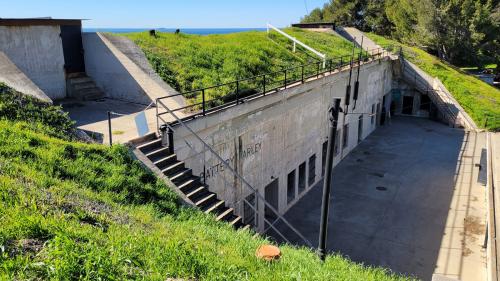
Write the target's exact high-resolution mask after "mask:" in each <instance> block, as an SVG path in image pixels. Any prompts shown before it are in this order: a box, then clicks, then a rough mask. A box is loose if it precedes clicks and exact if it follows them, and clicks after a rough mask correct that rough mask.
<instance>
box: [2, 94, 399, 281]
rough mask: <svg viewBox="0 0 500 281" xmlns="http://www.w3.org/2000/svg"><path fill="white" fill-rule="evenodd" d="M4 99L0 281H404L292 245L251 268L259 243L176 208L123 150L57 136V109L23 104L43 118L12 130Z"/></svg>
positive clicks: (155, 180) (21, 123) (63, 124)
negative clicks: (176, 280) (170, 280)
mask: <svg viewBox="0 0 500 281" xmlns="http://www.w3.org/2000/svg"><path fill="white" fill-rule="evenodd" d="M3 89H4V91H3V92H1V93H0V94H1V95H2V96H3V95H12V96H13V97H12V98H10V99H2V100H1V101H0V108H10V109H12V110H11V111H10V115H9V116H6V115H4V114H2V115H1V118H0V225H1V227H0V280H77V279H78V280H80V279H81V280H166V279H167V278H169V277H173V278H185V279H188V278H194V279H196V280H404V279H405V278H404V277H402V276H396V275H394V274H391V273H390V272H388V271H386V270H384V269H380V268H369V267H365V266H362V265H359V264H354V263H352V262H350V261H349V260H347V259H345V258H343V257H340V256H338V255H330V256H328V257H327V259H326V262H325V263H321V262H320V260H319V259H318V257H317V256H316V254H315V253H314V252H313V251H311V250H309V249H305V248H297V247H293V246H289V245H281V246H280V247H281V250H282V258H281V260H279V261H277V262H272V263H269V262H264V261H261V260H258V259H256V258H255V256H254V253H255V250H256V249H257V248H258V247H259V245H261V244H262V243H266V242H267V241H266V240H265V239H263V238H253V237H252V235H253V234H252V233H250V232H248V231H235V230H234V229H232V228H231V227H230V226H229V225H227V224H224V223H219V222H215V220H214V218H213V217H211V216H208V215H205V214H203V213H201V212H199V211H196V210H193V209H189V208H187V207H183V206H181V205H180V204H179V199H178V197H177V196H176V195H175V194H174V193H173V192H172V191H171V190H170V189H169V188H168V186H166V185H165V183H164V182H163V181H161V180H159V179H158V178H156V177H155V176H154V175H152V174H151V173H149V172H148V171H146V170H145V169H144V168H143V167H142V166H141V165H140V164H139V162H138V161H136V160H134V159H133V158H132V157H131V156H130V153H129V151H128V149H127V148H126V147H124V146H113V147H107V146H102V145H94V144H84V143H79V142H76V141H71V140H70V138H66V137H63V136H61V137H57V136H54V135H53V133H54V131H56V132H57V131H64V130H67V127H66V125H67V123H66V122H59V121H60V120H67V119H66V117H65V116H64V115H62V114H61V112H60V111H58V108H55V107H52V106H49V105H46V104H39V103H37V102H36V101H35V100H33V99H30V98H23V102H24V104H25V105H27V106H30V108H32V109H33V113H34V114H35V115H36V113H35V112H36V111H40V112H44V113H45V115H43V116H44V118H38V117H37V118H33V119H32V120H30V122H29V123H26V122H24V121H22V120H19V119H18V118H16V117H15V116H16V115H15V114H14V113H15V112H14V109H15V107H14V106H13V105H12V102H15V101H18V100H19V99H20V97H19V96H18V94H17V93H15V92H13V91H11V90H8V91H5V89H6V88H5V87H4V88H3ZM36 108H38V110H36ZM39 117H40V115H39ZM46 117H50V118H52V119H51V120H55V122H52V121H50V120H49V119H47V118H46ZM58 120H59V121H58Z"/></svg>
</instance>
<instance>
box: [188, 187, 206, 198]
mask: <svg viewBox="0 0 500 281" xmlns="http://www.w3.org/2000/svg"><path fill="white" fill-rule="evenodd" d="M206 191H207V188H206V187H204V186H199V187H198V188H195V189H194V190H193V191H191V192H189V193H188V194H186V196H187V197H188V198H189V199H191V200H193V199H194V198H197V197H200V196H201V195H202V194H203V193H205V192H206Z"/></svg>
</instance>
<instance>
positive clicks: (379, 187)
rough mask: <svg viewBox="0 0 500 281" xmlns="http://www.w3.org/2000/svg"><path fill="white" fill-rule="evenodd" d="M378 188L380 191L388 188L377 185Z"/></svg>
mask: <svg viewBox="0 0 500 281" xmlns="http://www.w3.org/2000/svg"><path fill="white" fill-rule="evenodd" d="M376 189H377V190H378V191H386V190H387V187H385V186H377V187H376Z"/></svg>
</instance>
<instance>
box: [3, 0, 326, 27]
mask: <svg viewBox="0 0 500 281" xmlns="http://www.w3.org/2000/svg"><path fill="white" fill-rule="evenodd" d="M325 2H327V0H246V1H239V0H212V1H209V0H205V1H203V0H180V1H172V0H170V1H169V0H163V1H160V0H142V1H141V0H121V1H111V0H85V1H73V0H15V1H12V0H0V7H1V8H0V17H2V18H11V17H47V16H50V17H53V18H84V19H90V20H89V21H86V22H84V27H113V28H118V27H124V28H125V27H129V28H141V27H154V28H159V27H167V28H168V27H171V28H177V27H179V28H180V27H183V28H190V27H191V28H194V27H198V28H199V27H206V28H210V27H264V26H265V24H266V22H269V23H272V24H273V25H275V26H279V27H284V26H287V25H289V24H291V23H294V22H298V21H299V20H300V17H302V16H303V15H304V14H305V13H306V5H307V8H308V10H309V11H311V10H312V9H314V8H316V7H320V6H322V5H323V3H325ZM306 3H307V4H306Z"/></svg>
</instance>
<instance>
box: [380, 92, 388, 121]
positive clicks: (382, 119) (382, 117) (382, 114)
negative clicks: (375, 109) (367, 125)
mask: <svg viewBox="0 0 500 281" xmlns="http://www.w3.org/2000/svg"><path fill="white" fill-rule="evenodd" d="M386 115H387V110H386V109H385V96H384V98H383V99H382V112H381V113H380V126H384V124H385V117H386Z"/></svg>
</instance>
